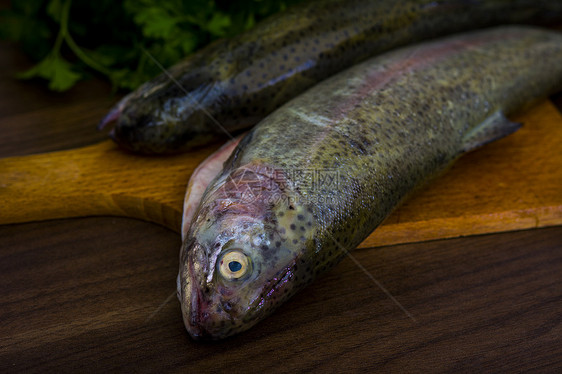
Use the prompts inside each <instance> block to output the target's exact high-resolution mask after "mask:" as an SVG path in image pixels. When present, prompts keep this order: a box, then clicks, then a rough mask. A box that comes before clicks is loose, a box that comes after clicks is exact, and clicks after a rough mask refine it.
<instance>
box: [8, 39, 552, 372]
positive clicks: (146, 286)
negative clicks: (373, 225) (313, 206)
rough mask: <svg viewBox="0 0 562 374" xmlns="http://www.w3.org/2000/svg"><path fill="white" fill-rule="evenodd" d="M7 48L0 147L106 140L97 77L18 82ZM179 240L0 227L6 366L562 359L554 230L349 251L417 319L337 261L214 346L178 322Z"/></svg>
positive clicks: (396, 365) (159, 231) (112, 231)
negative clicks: (54, 86)
mask: <svg viewBox="0 0 562 374" xmlns="http://www.w3.org/2000/svg"><path fill="white" fill-rule="evenodd" d="M0 56H1V58H0V131H1V136H0V156H1V157H8V156H15V155H24V154H32V153H39V152H46V151H52V150H60V149H68V148H74V147H79V146H83V145H87V144H92V143H95V142H97V141H99V140H102V139H105V135H104V134H102V133H98V132H97V131H96V130H95V124H96V123H97V121H98V120H99V119H100V118H101V116H102V115H103V114H105V112H106V110H107V109H108V108H109V106H110V104H111V103H112V102H114V101H115V100H116V97H112V96H111V95H110V89H109V87H108V86H107V85H106V84H104V83H102V82H100V81H97V80H91V81H89V82H85V83H82V84H80V85H79V86H78V87H76V88H75V89H72V90H71V91H70V92H68V93H65V94H55V93H51V92H49V91H47V90H46V89H44V88H42V87H41V86H40V85H38V84H36V83H33V82H19V81H15V80H13V79H12V75H13V74H14V72H15V71H17V70H21V69H23V68H25V67H27V66H29V62H28V61H27V60H26V59H25V58H24V57H22V56H21V55H20V54H18V53H17V51H16V50H15V48H14V47H12V46H10V45H8V44H6V43H3V44H0ZM545 157H548V155H545ZM1 183H2V181H0V184H1ZM561 193H562V192H561ZM1 209H2V208H1V207H0V214H1ZM179 247H180V238H179V235H177V234H175V233H173V232H171V231H169V230H167V229H165V228H162V227H159V226H156V225H153V224H149V223H145V222H140V221H137V220H133V219H125V218H113V217H95V218H93V217H91V218H80V219H66V220H56V221H49V222H40V223H28V224H17V225H5V226H0V285H1V289H0V290H1V291H0V292H1V293H0V372H1V373H6V372H41V373H42V372H106V371H112V372H114V371H118V372H121V371H123V372H169V371H176V372H208V371H224V372H232V371H234V372H262V371H264V370H267V371H272V372H288V371H291V372H292V371H299V372H309V371H316V372H325V371H365V370H370V371H382V372H425V371H439V372H454V373H456V372H474V371H482V370H485V371H501V372H514V371H517V372H519V371H527V370H532V371H540V372H556V371H558V372H560V370H562V227H552V228H546V229H536V230H529V231H521V232H511V233H502V234H495V235H486V236H478V237H467V238H459V239H452V240H442V241H435V242H427V243H417V244H408V245H398V246H391V247H383V248H370V249H361V250H357V251H355V252H354V255H355V256H356V258H357V259H358V260H359V261H360V262H361V264H362V265H363V266H364V267H365V268H366V269H367V270H368V271H369V272H370V273H371V274H372V275H373V276H374V277H375V278H376V279H377V280H378V281H380V282H381V283H382V284H383V285H384V286H385V287H386V288H387V289H388V290H389V292H390V293H391V294H392V295H394V297H396V299H397V300H398V301H399V302H400V303H401V304H402V305H403V306H404V307H405V308H406V309H407V310H408V312H409V313H411V314H412V315H413V316H414V317H415V319H416V322H414V321H412V320H411V319H409V318H408V317H407V316H406V315H405V314H404V313H403V312H402V311H401V310H400V309H399V308H398V307H397V306H396V305H395V304H394V303H393V302H392V301H391V300H390V299H389V298H388V297H387V296H385V294H384V293H383V292H382V291H381V290H380V289H378V288H377V287H376V286H375V285H374V284H373V282H372V281H371V280H370V279H369V278H368V277H367V276H366V275H365V274H364V273H362V272H361V271H360V270H359V269H358V268H357V267H356V265H355V264H354V263H353V262H352V261H351V260H349V259H345V260H344V261H343V262H342V263H341V264H340V265H339V266H337V267H336V268H334V269H333V270H331V271H330V272H328V273H327V274H325V275H324V276H322V277H321V278H320V279H318V281H317V282H316V283H314V284H313V285H312V286H310V287H309V288H307V289H306V290H305V291H303V292H301V293H300V294H299V295H297V296H296V297H294V298H293V299H292V300H291V301H290V302H288V303H287V304H286V305H284V306H283V307H282V308H281V309H280V310H279V311H278V312H276V313H275V314H274V315H273V316H272V317H270V318H268V319H267V320H266V321H264V322H262V323H260V324H259V325H257V326H256V327H255V328H253V329H251V330H250V331H248V332H246V333H244V334H241V335H239V336H237V337H234V338H231V339H228V340H226V341H221V342H215V343H200V342H194V341H192V340H190V338H189V336H188V335H187V333H186V332H185V329H184V327H183V323H182V320H181V314H180V308H179V304H178V302H177V300H176V298H175V279H176V273H177V269H178V252H179Z"/></svg>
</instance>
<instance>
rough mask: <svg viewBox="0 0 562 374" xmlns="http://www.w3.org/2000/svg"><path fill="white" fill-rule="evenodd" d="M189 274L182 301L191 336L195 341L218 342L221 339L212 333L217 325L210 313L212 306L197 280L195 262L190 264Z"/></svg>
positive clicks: (185, 323) (185, 321)
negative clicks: (212, 327)
mask: <svg viewBox="0 0 562 374" xmlns="http://www.w3.org/2000/svg"><path fill="white" fill-rule="evenodd" d="M188 270H189V271H188V274H185V275H186V278H185V279H187V284H186V285H184V287H183V289H184V290H185V292H186V293H185V294H184V295H183V298H181V299H180V302H181V304H182V305H181V306H182V309H184V311H183V321H184V325H185V328H186V330H187V332H188V333H189V335H190V336H191V337H192V338H193V339H194V340H216V339H220V338H221V336H220V334H219V335H218V336H217V334H216V331H211V330H212V329H211V326H213V325H215V323H214V322H215V321H214V320H215V318H214V316H213V315H212V314H211V313H210V309H211V308H210V304H211V303H209V302H208V301H207V300H206V298H205V297H204V295H203V292H202V290H201V289H200V287H198V286H199V283H198V282H197V280H196V279H195V276H194V274H195V273H194V269H193V262H192V261H189V262H188Z"/></svg>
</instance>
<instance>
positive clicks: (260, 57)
mask: <svg viewBox="0 0 562 374" xmlns="http://www.w3.org/2000/svg"><path fill="white" fill-rule="evenodd" d="M560 19H562V1H561V0H478V1H474V0H438V1H436V0H402V1H396V0H379V1H370V0H323V1H314V2H308V3H304V4H300V5H297V6H295V7H294V8H290V9H288V10H287V11H285V12H282V13H281V14H279V15H276V16H273V17H271V18H269V19H267V20H264V21H263V22H261V23H260V24H259V25H257V26H256V27H255V28H253V29H251V30H249V31H247V32H245V33H243V34H241V35H239V36H237V37H234V38H232V39H225V40H221V41H218V42H216V43H214V44H212V45H210V46H208V47H207V48H205V49H203V50H201V51H200V52H198V53H195V54H193V55H192V56H191V57H189V58H187V59H186V60H185V61H183V62H181V63H179V64H178V65H176V66H174V67H172V68H171V69H170V70H169V71H168V72H166V73H164V74H162V75H160V76H159V77H157V78H155V79H154V80H151V81H149V82H147V83H145V84H144V85H142V86H141V87H140V88H138V89H137V90H136V91H134V92H132V93H131V94H129V95H128V96H126V97H125V98H124V99H123V100H122V101H121V102H119V103H118V104H117V105H116V106H115V107H114V108H113V109H112V110H111V111H110V112H109V114H108V115H107V116H106V117H105V118H104V119H103V120H102V122H101V123H100V127H103V126H105V125H106V124H108V123H110V122H113V121H115V126H114V128H113V130H112V131H111V133H110V134H111V137H112V138H113V139H114V140H115V141H116V142H117V143H118V144H120V145H121V146H122V147H124V148H126V149H129V150H131V151H135V152H141V153H173V152H180V151H184V150H187V149H189V148H192V147H194V146H198V145H203V144H206V143H209V142H210V141H212V140H214V139H217V138H221V137H223V138H224V136H225V133H233V132H236V131H238V130H241V129H244V128H248V127H251V126H253V125H255V124H256V123H258V122H259V121H260V120H261V119H263V118H264V117H265V116H266V115H267V114H269V113H271V112H272V111H273V110H274V109H276V108H277V107H279V106H280V105H282V104H283V103H285V102H286V101H288V100H289V99H291V98H293V97H295V96H297V95H298V94H300V93H301V92H304V91H305V90H306V89H307V88H309V87H312V86H313V85H314V84H316V83H317V82H320V81H321V80H323V79H325V78H327V77H329V76H331V75H333V74H334V73H336V72H339V71H341V70H343V69H344V68H347V67H350V66H352V65H353V64H355V63H358V62H360V61H362V60H364V59H366V58H367V57H369V56H374V55H376V54H379V53H381V52H384V51H388V50H390V49H393V48H396V47H398V46H403V45H406V44H409V43H413V42H416V41H421V40H423V39H428V38H433V37H436V36H439V35H445V34H448V33H453V32H458V31H463V30H469V29H476V28H479V27H484V26H492V25H497V24H505V23H545V22H549V21H553V20H560ZM155 58H158V56H155Z"/></svg>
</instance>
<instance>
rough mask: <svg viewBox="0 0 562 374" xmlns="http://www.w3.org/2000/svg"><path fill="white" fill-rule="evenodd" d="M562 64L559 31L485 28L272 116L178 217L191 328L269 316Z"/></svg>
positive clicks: (401, 56) (535, 95)
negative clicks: (194, 205)
mask: <svg viewBox="0 0 562 374" xmlns="http://www.w3.org/2000/svg"><path fill="white" fill-rule="evenodd" d="M561 61H562V34H559V33H555V32H548V31H543V30H539V29H533V28H522V27H518V28H514V27H509V28H500V29H494V30H488V31H480V32H476V33H472V34H466V35H460V36H455V37H451V38H448V39H443V40H439V41H435V42H431V43H428V44H424V45H420V46H415V47H410V48H406V49H401V50H398V51H394V52H391V53H388V54H386V55H384V56H380V57H378V58H374V59H371V60H368V61H366V62H364V63H362V64H360V65H357V66H355V67H353V68H351V69H349V70H346V71H344V72H342V73H340V74H338V75H336V76H334V77H332V78H330V79H328V80H326V81H324V82H322V83H320V84H319V85H317V86H315V87H314V88H312V89H310V90H308V91H307V92H306V93H304V94H303V95H301V96H299V97H297V98H295V99H293V100H292V101H290V102H289V103H287V104H285V105H284V106H283V107H281V108H280V109H278V110H277V111H275V112H274V113H272V114H271V115H270V116H268V117H267V118H266V119H264V120H263V121H262V122H261V123H260V124H259V125H258V126H256V127H255V128H254V129H253V130H252V131H250V132H249V133H248V135H247V136H245V137H244V138H243V139H242V140H241V141H240V143H239V144H238V146H237V147H236V149H235V150H234V152H233V153H232V155H231V156H230V158H229V159H228V160H227V161H226V163H225V164H224V168H223V169H222V171H221V172H220V173H219V174H218V175H217V176H216V178H215V179H214V180H213V181H211V182H210V184H209V185H208V187H207V189H206V191H205V193H204V194H203V197H202V199H201V202H200V205H199V207H198V209H197V212H196V213H195V215H194V216H193V217H194V218H193V220H192V223H191V225H190V226H189V225H186V226H185V228H186V229H188V230H189V231H188V232H187V235H186V236H185V240H184V242H183V246H182V249H181V255H180V271H179V275H178V297H179V299H180V302H181V308H182V313H183V319H184V322H185V326H186V327H187V330H188V332H189V334H190V335H191V336H192V337H193V338H196V339H198V338H210V339H219V338H224V337H226V336H229V335H232V334H235V333H237V332H240V331H243V330H246V329H248V328H249V327H251V326H252V325H254V324H255V323H257V322H258V321H260V320H261V319H263V318H264V317H266V316H267V315H269V314H270V313H271V312H273V311H274V310H275V309H276V308H277V307H279V305H281V303H283V302H284V301H285V300H287V299H288V298H289V297H291V295H293V294H294V293H295V292H297V291H298V290H300V289H302V288H303V287H304V286H305V285H307V284H308V283H310V282H311V281H312V280H313V279H314V278H315V277H316V276H317V275H318V274H320V273H321V272H323V271H325V270H326V269H328V268H330V267H332V266H334V265H335V264H337V263H338V262H339V261H340V260H341V259H342V257H344V256H345V253H346V251H347V249H352V248H354V247H356V246H357V245H358V244H359V243H360V242H361V241H362V240H364V239H365V238H366V237H367V236H368V235H369V234H370V233H371V232H372V231H373V230H374V229H375V228H376V227H377V226H378V225H379V224H380V223H381V222H382V221H383V220H384V219H385V217H387V216H388V215H389V213H390V212H391V211H392V210H393V209H394V208H395V207H396V206H397V204H399V202H400V201H401V200H403V198H404V197H405V196H406V195H407V194H409V193H410V191H412V190H413V189H415V188H416V187H417V186H419V185H420V184H422V183H424V182H425V181H426V180H428V179H429V178H431V176H434V175H435V174H437V173H439V172H440V171H442V170H444V169H445V168H447V167H448V166H449V165H451V164H452V163H453V161H454V160H456V159H457V158H458V157H459V156H460V155H461V154H463V153H465V152H467V151H470V150H473V149H475V148H477V147H479V146H481V145H483V144H485V143H488V142H490V141H493V140H496V139H498V138H501V137H503V136H505V135H507V134H509V133H512V132H513V131H515V130H517V129H518V128H519V126H520V125H519V124H517V123H513V122H510V121H509V120H508V119H507V118H506V117H505V116H504V114H511V113H513V112H515V111H518V110H522V109H524V108H525V107H527V106H528V105H529V104H530V103H532V102H534V101H536V100H538V99H540V98H543V97H545V96H546V95H547V94H549V93H553V92H556V90H559V89H562V63H561ZM231 148H232V145H231V144H230V145H227V146H225V149H231ZM219 153H220V152H219ZM226 154H227V153H226ZM219 156H220V155H215V156H213V157H212V162H211V164H212V165H214V166H212V167H215V168H216V164H217V157H219ZM187 219H190V218H189V217H187Z"/></svg>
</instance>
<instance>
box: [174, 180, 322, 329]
mask: <svg viewBox="0 0 562 374" xmlns="http://www.w3.org/2000/svg"><path fill="white" fill-rule="evenodd" d="M243 178H245V179H246V180H245V181H243V182H242V181H241V180H237V181H234V183H231V182H232V180H231V181H230V182H224V181H223V183H219V186H220V187H219V188H211V190H212V191H211V192H209V190H207V194H206V196H205V197H204V198H203V200H202V203H201V205H200V207H199V212H198V214H197V215H196V218H195V220H194V221H193V223H192V225H191V228H190V232H189V234H188V235H187V236H186V238H185V241H184V243H183V247H182V251H181V259H180V272H179V275H178V298H179V300H180V303H181V308H182V314H183V319H184V324H185V326H186V328H187V331H188V332H189V334H190V335H191V336H192V337H193V338H194V339H221V338H225V337H228V336H230V335H233V334H236V333H238V332H241V331H244V330H246V329H248V328H250V327H251V326H253V325H255V324H256V323H257V322H259V321H260V320H262V319H263V318H265V317H266V316H268V315H269V314H271V313H272V312H273V311H274V310H275V309H276V308H277V307H278V306H279V305H280V304H282V303H283V302H284V301H285V300H287V299H288V298H289V297H291V296H292V295H293V294H294V293H295V292H297V291H298V290H300V289H301V288H302V287H304V286H305V285H306V284H308V283H309V282H310V281H312V274H313V272H312V271H310V268H309V269H308V271H307V269H306V265H304V264H305V263H306V262H309V253H310V250H309V248H310V246H311V244H312V243H313V235H314V234H313V230H312V227H313V224H312V221H311V220H312V213H311V212H310V211H307V210H306V208H305V207H304V206H300V205H298V204H294V203H288V202H287V200H285V199H284V198H279V199H278V200H272V199H271V197H272V195H271V192H272V190H271V189H262V190H261V193H260V197H259V198H255V199H253V200H252V201H246V200H245V198H244V197H240V195H238V196H236V194H232V193H231V192H232V189H233V188H235V189H239V188H240V187H241V185H242V184H244V183H246V185H247V186H248V185H249V184H251V183H252V182H249V181H248V179H252V178H248V177H247V176H246V177H243ZM253 179H254V180H253V182H254V184H253V185H252V188H258V187H257V186H258V185H259V186H262V187H263V185H264V182H265V181H264V179H265V177H263V176H256V175H255V174H254V175H253ZM256 183H257V184H256ZM225 195H226V197H225ZM264 195H266V196H264ZM281 195H283V194H282V193H281ZM254 197H255V196H254ZM305 217H306V218H305ZM297 221H298V222H301V223H302V224H301V225H300V226H299V228H298V229H297V226H296V224H295V223H294V222H297ZM300 227H303V228H305V229H303V230H301V229H300Z"/></svg>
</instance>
